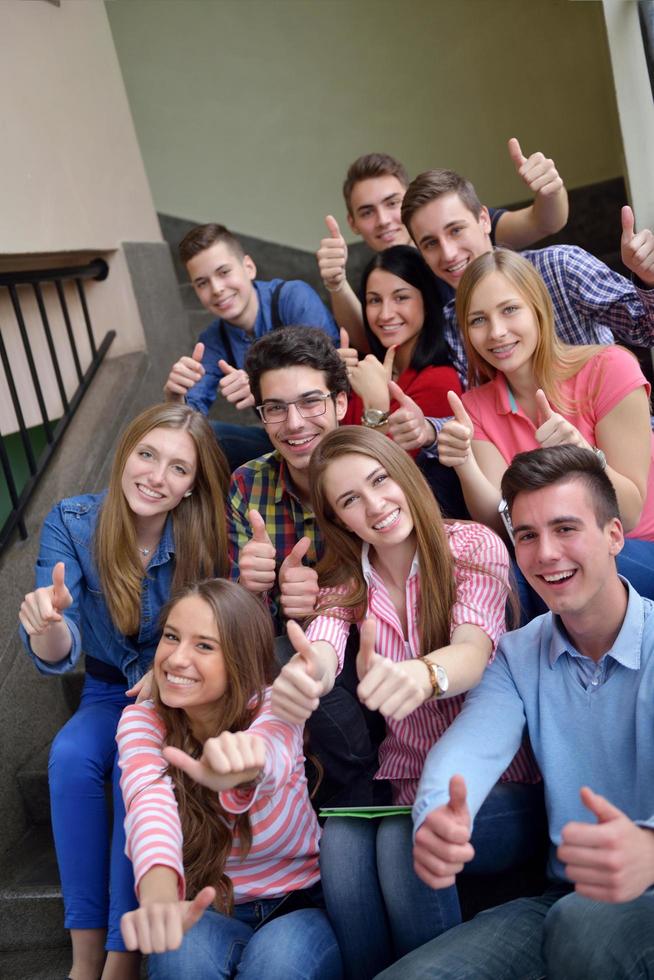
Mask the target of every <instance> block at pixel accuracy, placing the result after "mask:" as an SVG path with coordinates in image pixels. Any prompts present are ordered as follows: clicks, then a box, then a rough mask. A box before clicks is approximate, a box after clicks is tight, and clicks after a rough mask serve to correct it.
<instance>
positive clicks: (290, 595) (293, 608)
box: [279, 537, 318, 619]
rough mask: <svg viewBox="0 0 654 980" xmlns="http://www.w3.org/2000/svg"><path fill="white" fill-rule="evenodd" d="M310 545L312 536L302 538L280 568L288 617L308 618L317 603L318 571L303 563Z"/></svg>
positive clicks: (280, 578)
mask: <svg viewBox="0 0 654 980" xmlns="http://www.w3.org/2000/svg"><path fill="white" fill-rule="evenodd" d="M310 546H311V539H310V538H307V537H304V538H300V540H299V541H298V542H297V543H296V544H295V545H294V546H293V549H292V550H291V552H290V554H289V555H288V556H287V557H286V558H285V559H284V561H283V562H282V565H281V568H280V569H279V588H280V599H281V603H282V609H283V610H284V615H285V616H286V617H287V618H288V619H306V617H307V616H310V615H311V613H312V612H313V610H314V607H315V604H316V596H317V595H318V573H317V572H316V570H315V568H309V566H308V565H303V564H302V559H303V558H304V556H305V555H306V553H307V551H308V550H309V548H310Z"/></svg>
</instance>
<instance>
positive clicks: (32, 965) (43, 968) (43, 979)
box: [0, 944, 71, 980]
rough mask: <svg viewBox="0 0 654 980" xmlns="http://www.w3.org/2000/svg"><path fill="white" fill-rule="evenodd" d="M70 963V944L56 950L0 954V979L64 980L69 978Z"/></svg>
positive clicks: (33, 950) (47, 949)
mask: <svg viewBox="0 0 654 980" xmlns="http://www.w3.org/2000/svg"><path fill="white" fill-rule="evenodd" d="M70 962H71V953H70V944H68V946H67V947H63V946H58V947H56V948H54V949H53V948H51V947H50V948H46V949H32V950H29V951H27V952H26V951H23V952H14V953H0V977H2V980H63V977H66V976H68V970H69V969H70Z"/></svg>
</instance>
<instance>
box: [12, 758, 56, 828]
mask: <svg viewBox="0 0 654 980" xmlns="http://www.w3.org/2000/svg"><path fill="white" fill-rule="evenodd" d="M49 754H50V746H49V745H45V746H44V747H43V748H42V749H40V751H39V752H37V753H36V755H34V756H32V758H31V759H30V760H29V762H26V763H25V765H24V766H23V767H22V768H21V769H19V770H18V772H17V773H16V778H17V780H18V785H19V786H20V791H21V794H22V797H23V803H24V804H25V809H26V810H27V813H28V816H29V819H30V821H31V822H32V823H34V824H36V825H41V824H47V825H48V826H49V825H50V792H49V790H48V755H49Z"/></svg>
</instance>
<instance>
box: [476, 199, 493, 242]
mask: <svg viewBox="0 0 654 980" xmlns="http://www.w3.org/2000/svg"><path fill="white" fill-rule="evenodd" d="M479 224H480V225H481V228H482V230H483V231H485V232H486V234H487V235H490V233H491V216H490V213H489V211H488V208H487V207H486V205H485V204H483V205H482V208H481V211H480V212H479Z"/></svg>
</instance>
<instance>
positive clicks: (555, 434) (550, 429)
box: [535, 388, 591, 449]
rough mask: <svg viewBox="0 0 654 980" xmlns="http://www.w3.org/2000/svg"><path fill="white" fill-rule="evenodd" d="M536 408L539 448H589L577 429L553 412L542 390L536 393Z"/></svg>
mask: <svg viewBox="0 0 654 980" xmlns="http://www.w3.org/2000/svg"><path fill="white" fill-rule="evenodd" d="M536 406H537V408H538V428H537V429H536V432H535V436H536V439H537V440H538V442H539V443H540V444H541V446H543V447H544V446H563V445H571V446H579V447H580V448H581V449H590V448H591V446H590V443H589V442H587V441H586V439H584V437H583V436H582V434H581V432H580V431H579V429H577V428H576V427H575V426H574V425H573V424H572V422H568V420H567V419H566V418H564V417H563V416H562V415H560V414H559V413H558V412H555V411H554V409H553V408H552V406H551V405H550V403H549V402H548V400H547V395H546V394H545V392H544V391H543V389H542V388H539V389H538V391H537V392H536Z"/></svg>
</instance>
